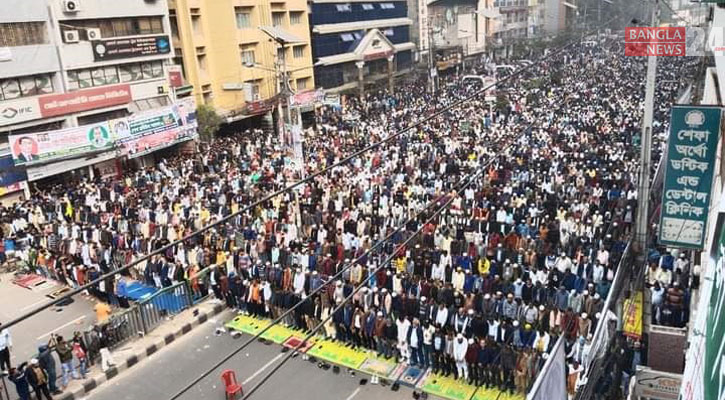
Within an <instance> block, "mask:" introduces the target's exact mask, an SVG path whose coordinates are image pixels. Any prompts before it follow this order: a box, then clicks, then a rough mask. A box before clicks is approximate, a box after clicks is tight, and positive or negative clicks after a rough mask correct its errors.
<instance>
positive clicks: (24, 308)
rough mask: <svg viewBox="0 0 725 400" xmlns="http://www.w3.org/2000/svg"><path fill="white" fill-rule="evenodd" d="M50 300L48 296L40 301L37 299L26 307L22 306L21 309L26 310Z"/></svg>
mask: <svg viewBox="0 0 725 400" xmlns="http://www.w3.org/2000/svg"><path fill="white" fill-rule="evenodd" d="M48 301H49V300H48V299H47V298H45V299H42V300H38V301H36V302H35V303H33V304H31V305H29V306H25V307H23V308H21V309H20V311H25V310H27V309H29V308H33V307H35V306H37V305H38V304H43V303H47V302H48Z"/></svg>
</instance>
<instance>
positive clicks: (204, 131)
mask: <svg viewBox="0 0 725 400" xmlns="http://www.w3.org/2000/svg"><path fill="white" fill-rule="evenodd" d="M196 119H197V121H198V123H199V137H200V138H201V140H203V141H205V142H207V141H209V140H211V139H212V138H213V137H214V135H215V134H216V133H217V132H218V131H219V126H221V124H222V123H223V122H224V119H223V118H222V117H220V116H219V114H217V112H216V110H214V108H213V107H210V106H208V105H205V104H202V105H200V106H198V107H197V108H196Z"/></svg>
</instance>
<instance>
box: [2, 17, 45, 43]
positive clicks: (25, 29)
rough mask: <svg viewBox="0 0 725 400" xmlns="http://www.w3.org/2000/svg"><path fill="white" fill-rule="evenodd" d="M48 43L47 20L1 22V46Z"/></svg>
mask: <svg viewBox="0 0 725 400" xmlns="http://www.w3.org/2000/svg"><path fill="white" fill-rule="evenodd" d="M8 11H9V10H8ZM47 43H48V35H47V34H46V30H45V22H12V23H8V24H0V47H16V46H32V45H36V44H47Z"/></svg>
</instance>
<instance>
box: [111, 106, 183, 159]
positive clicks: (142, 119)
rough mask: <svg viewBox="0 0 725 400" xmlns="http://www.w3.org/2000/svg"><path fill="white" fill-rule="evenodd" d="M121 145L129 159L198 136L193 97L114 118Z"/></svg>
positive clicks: (112, 122)
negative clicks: (166, 105) (170, 104)
mask: <svg viewBox="0 0 725 400" xmlns="http://www.w3.org/2000/svg"><path fill="white" fill-rule="evenodd" d="M110 127H111V130H112V132H113V134H114V136H115V137H116V140H117V142H116V143H117V145H118V148H119V149H120V150H121V153H122V154H125V155H126V156H127V157H128V158H135V157H140V156H143V155H146V154H149V153H151V152H154V151H156V150H159V149H162V148H164V147H169V146H172V145H174V144H177V143H181V142H184V141H186V140H190V139H193V138H195V137H196V135H197V122H196V108H195V104H194V102H193V100H191V101H188V100H187V101H183V102H180V103H177V104H174V105H172V106H168V107H162V108H159V109H156V110H152V111H147V112H143V113H139V114H135V115H132V116H130V117H126V118H119V119H115V120H112V121H110Z"/></svg>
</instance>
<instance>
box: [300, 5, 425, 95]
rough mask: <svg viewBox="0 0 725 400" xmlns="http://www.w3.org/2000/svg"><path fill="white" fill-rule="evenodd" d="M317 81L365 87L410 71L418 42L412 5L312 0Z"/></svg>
mask: <svg viewBox="0 0 725 400" xmlns="http://www.w3.org/2000/svg"><path fill="white" fill-rule="evenodd" d="M309 7H310V27H311V30H312V35H311V36H312V51H313V57H314V62H315V81H316V82H317V84H318V85H319V86H321V87H323V88H325V89H328V90H333V91H340V90H345V89H354V88H356V87H357V88H359V89H360V90H364V85H365V82H374V81H376V80H379V79H386V78H387V79H388V80H389V82H390V83H392V79H393V75H394V74H396V73H400V72H402V71H404V70H406V69H409V68H410V66H411V65H412V60H413V51H414V50H415V44H414V43H413V42H412V41H411V38H410V26H411V25H412V24H413V20H412V19H411V18H410V17H409V16H408V5H407V3H406V1H404V0H403V1H400V0H349V1H340V0H311V2H310V3H309Z"/></svg>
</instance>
